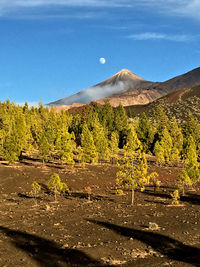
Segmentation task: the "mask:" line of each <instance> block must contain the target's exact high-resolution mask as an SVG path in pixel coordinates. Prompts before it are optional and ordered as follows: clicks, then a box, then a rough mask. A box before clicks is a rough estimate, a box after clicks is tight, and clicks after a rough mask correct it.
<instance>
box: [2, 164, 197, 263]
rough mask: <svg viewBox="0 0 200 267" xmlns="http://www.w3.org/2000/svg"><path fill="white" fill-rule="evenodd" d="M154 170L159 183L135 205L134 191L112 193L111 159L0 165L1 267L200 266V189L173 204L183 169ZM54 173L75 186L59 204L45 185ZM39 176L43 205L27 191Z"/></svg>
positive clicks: (61, 198) (40, 200)
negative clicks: (89, 193) (89, 162)
mask: <svg viewBox="0 0 200 267" xmlns="http://www.w3.org/2000/svg"><path fill="white" fill-rule="evenodd" d="M151 169H152V170H156V171H157V172H159V174H160V180H162V186H161V188H160V189H159V190H158V192H156V193H154V191H153V188H152V187H148V188H147V189H146V191H145V192H143V193H141V192H136V199H135V205H134V206H130V204H129V203H130V192H128V191H127V192H125V194H124V195H123V196H117V195H115V194H114V185H115V177H116V176H115V175H116V171H117V167H115V166H112V165H105V164H104V165H103V164H102V165H93V166H91V165H90V166H89V165H87V166H86V167H85V168H80V167H78V166H75V167H74V168H70V167H65V166H61V165H53V164H49V165H48V166H45V167H44V166H42V164H41V163H40V162H37V161H24V163H19V164H16V165H13V166H6V165H3V164H0V181H1V183H0V184H1V188H0V266H7V267H10V266H52V267H53V266H56V267H61V266H116V265H120V266H200V220H199V218H200V209H199V205H200V195H199V194H200V190H199V189H198V190H196V191H188V192H187V195H186V196H185V197H184V198H182V202H181V204H182V205H179V206H171V205H169V204H170V197H169V194H170V192H172V191H173V189H174V184H173V181H174V179H175V178H176V177H177V175H178V173H179V172H180V169H179V168H172V167H162V168H161V167H160V168H158V167H156V166H153V167H152V168H151ZM54 172H56V173H58V174H59V175H60V177H61V178H62V180H63V181H65V182H66V183H67V184H68V186H69V187H70V189H71V192H72V193H71V195H70V196H67V197H64V196H59V197H58V202H57V203H55V202H54V197H53V196H52V195H51V194H49V192H48V188H47V184H48V180H49V178H50V175H51V174H52V173H54ZM35 180H36V181H37V182H38V183H40V184H41V185H42V192H41V194H40V198H39V199H38V200H37V205H36V203H35V199H33V198H31V197H30V193H29V192H30V190H31V184H32V182H33V181H35ZM87 186H90V187H91V188H92V196H91V201H89V200H88V199H87V193H86V187H87ZM152 223H156V224H157V225H158V229H156V228H155V229H154V228H153V226H154V225H153V224H152Z"/></svg>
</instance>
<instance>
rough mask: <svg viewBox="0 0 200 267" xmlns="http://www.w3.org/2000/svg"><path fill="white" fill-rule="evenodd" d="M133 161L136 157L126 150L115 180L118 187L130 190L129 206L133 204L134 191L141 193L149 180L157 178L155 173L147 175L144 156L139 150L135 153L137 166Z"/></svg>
mask: <svg viewBox="0 0 200 267" xmlns="http://www.w3.org/2000/svg"><path fill="white" fill-rule="evenodd" d="M135 160H136V155H134V154H133V153H130V152H129V151H128V150H126V151H125V154H124V158H123V161H122V163H121V165H120V170H119V172H118V173H117V179H116V184H117V185H118V186H122V187H124V188H128V189H131V205H133V204H134V198H135V189H136V188H140V190H141V191H144V189H145V186H146V185H148V184H149V182H150V179H151V178H154V177H155V176H157V173H155V172H154V173H151V174H150V175H148V165H147V160H146V157H145V154H144V153H141V151H140V150H138V151H137V160H138V162H139V164H138V165H136V163H135Z"/></svg>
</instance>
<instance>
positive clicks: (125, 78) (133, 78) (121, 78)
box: [95, 69, 145, 87]
mask: <svg viewBox="0 0 200 267" xmlns="http://www.w3.org/2000/svg"><path fill="white" fill-rule="evenodd" d="M119 82H131V83H132V82H134V84H135V83H137V84H138V83H140V82H145V80H144V79H143V78H141V77H139V76H137V75H136V74H134V73H133V72H131V71H130V70H127V69H122V70H121V71H119V72H117V73H116V74H115V75H113V76H112V77H110V78H108V79H107V80H105V81H103V82H101V83H98V84H97V85H95V86H101V87H103V86H106V85H111V86H114V85H116V84H117V83H119Z"/></svg>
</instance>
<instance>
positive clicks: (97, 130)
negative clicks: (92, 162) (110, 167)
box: [92, 118, 110, 160]
mask: <svg viewBox="0 0 200 267" xmlns="http://www.w3.org/2000/svg"><path fill="white" fill-rule="evenodd" d="M92 135H93V140H94V145H95V147H96V150H97V153H98V158H99V160H108V159H109V157H110V154H109V148H108V140H107V137H106V136H105V133H104V128H103V126H102V125H101V124H100V122H99V120H98V118H97V119H96V121H95V123H94V128H93V130H92Z"/></svg>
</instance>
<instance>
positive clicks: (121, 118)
mask: <svg viewBox="0 0 200 267" xmlns="http://www.w3.org/2000/svg"><path fill="white" fill-rule="evenodd" d="M127 129H128V116H127V114H126V111H125V109H124V107H123V106H122V104H120V105H119V106H118V107H117V108H116V109H115V116H114V130H115V131H116V132H117V133H118V135H119V147H120V148H122V147H123V146H124V144H125V143H126V136H127Z"/></svg>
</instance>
